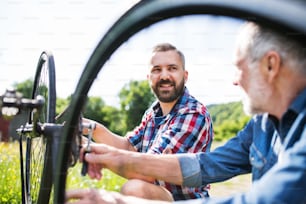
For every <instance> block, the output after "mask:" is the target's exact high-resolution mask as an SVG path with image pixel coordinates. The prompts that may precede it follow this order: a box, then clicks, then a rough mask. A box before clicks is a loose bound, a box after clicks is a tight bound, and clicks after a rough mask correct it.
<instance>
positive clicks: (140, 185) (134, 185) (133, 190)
mask: <svg viewBox="0 0 306 204" xmlns="http://www.w3.org/2000/svg"><path fill="white" fill-rule="evenodd" d="M120 192H121V193H122V194H124V195H130V196H136V197H140V198H145V197H146V193H145V192H146V186H145V182H144V181H140V180H128V181H127V182H126V183H125V184H123V186H122V187H121V191H120Z"/></svg>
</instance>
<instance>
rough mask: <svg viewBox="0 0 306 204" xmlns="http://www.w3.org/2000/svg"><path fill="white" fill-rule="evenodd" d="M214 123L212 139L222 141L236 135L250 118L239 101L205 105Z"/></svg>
mask: <svg viewBox="0 0 306 204" xmlns="http://www.w3.org/2000/svg"><path fill="white" fill-rule="evenodd" d="M207 108H208V110H209V112H210V115H211V118H212V120H213V125H214V132H215V136H214V140H215V141H224V140H227V139H229V138H231V137H233V136H235V135H236V133H237V132H238V131H239V130H241V129H242V128H243V127H244V126H245V125H246V123H247V122H248V121H249V120H250V116H247V115H246V114H245V113H244V111H243V106H242V103H241V102H231V103H226V104H215V105H209V106H207Z"/></svg>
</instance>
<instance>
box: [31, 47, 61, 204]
mask: <svg viewBox="0 0 306 204" xmlns="http://www.w3.org/2000/svg"><path fill="white" fill-rule="evenodd" d="M37 95H42V96H43V97H44V98H45V104H44V106H43V107H42V109H41V110H40V111H39V113H38V115H35V114H34V111H32V112H31V113H30V114H29V123H30V124H32V123H33V124H32V125H33V127H34V129H35V124H34V123H37V122H39V123H41V124H43V123H54V122H55V114H56V113H55V106H56V92H55V65H54V58H53V55H52V54H51V53H48V52H43V53H42V54H41V56H40V58H39V61H38V65H37V69H36V74H35V79H34V85H33V92H32V98H33V99H34V98H36V96H37ZM34 116H35V117H37V118H34ZM51 144H52V138H47V137H46V136H44V135H39V134H37V133H35V130H34V131H33V134H32V135H31V136H30V137H27V151H26V192H27V199H28V200H29V201H30V202H31V203H48V201H49V197H50V192H51V188H52V171H50V169H52V158H51V155H52V153H51Z"/></svg>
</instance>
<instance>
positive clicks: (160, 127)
mask: <svg viewBox="0 0 306 204" xmlns="http://www.w3.org/2000/svg"><path fill="white" fill-rule="evenodd" d="M127 138H128V140H129V141H130V143H131V144H132V145H133V146H134V147H135V148H136V150H137V151H138V152H145V153H152V154H162V153H163V151H164V150H165V149H169V148H170V149H171V151H172V153H173V154H175V153H186V152H190V153H195V152H205V151H209V150H210V146H211V142H212V138H213V127H212V121H211V118H210V114H209V113H208V111H207V109H206V107H205V106H204V105H203V104H201V103H200V102H199V101H197V100H196V99H195V98H194V97H193V96H191V95H190V94H189V92H188V90H187V88H185V91H184V94H183V95H182V96H181V98H180V99H179V100H178V101H177V103H176V104H175V106H174V107H173V108H172V110H171V111H170V113H169V114H167V115H166V116H162V111H161V108H160V104H159V103H158V102H155V103H153V105H152V106H151V107H150V108H149V109H148V110H147V111H146V112H145V114H144V116H143V118H142V121H141V123H140V125H139V126H138V127H136V128H135V129H134V130H133V131H132V132H130V133H128V135H127ZM156 184H157V185H161V186H164V187H165V188H167V189H168V190H169V191H170V192H171V193H172V195H173V197H174V199H175V200H185V199H192V198H201V197H206V196H208V192H207V190H208V188H209V187H208V186H202V187H197V188H189V187H182V186H178V185H173V184H169V183H165V182H163V181H156Z"/></svg>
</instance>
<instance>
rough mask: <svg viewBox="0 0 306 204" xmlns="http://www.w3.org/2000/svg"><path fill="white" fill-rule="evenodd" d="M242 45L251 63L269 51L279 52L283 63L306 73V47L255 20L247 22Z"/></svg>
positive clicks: (243, 31)
mask: <svg viewBox="0 0 306 204" xmlns="http://www.w3.org/2000/svg"><path fill="white" fill-rule="evenodd" d="M241 35H242V36H241V37H242V38H241V39H240V40H242V41H245V42H243V43H242V44H241V46H243V47H240V48H241V51H242V53H243V54H244V55H245V57H247V59H248V61H249V63H250V64H254V63H257V62H258V60H259V59H261V58H262V57H263V56H264V55H265V54H266V53H267V52H268V51H270V50H273V51H275V52H277V53H279V55H280V57H281V63H283V64H286V65H289V66H288V67H290V68H291V69H295V70H296V71H297V72H299V73H301V74H303V75H306V48H305V47H303V46H302V45H301V44H299V43H298V42H297V41H296V40H292V39H291V38H289V37H288V36H286V35H285V34H282V33H279V32H276V31H273V30H272V29H269V28H267V27H263V26H260V25H258V24H256V23H253V22H247V23H246V24H245V25H244V26H243V29H242V32H241Z"/></svg>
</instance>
